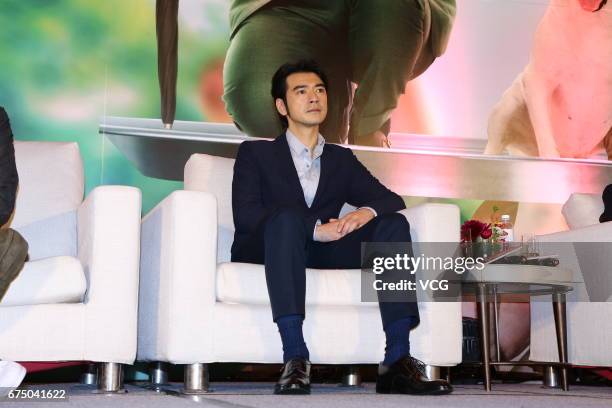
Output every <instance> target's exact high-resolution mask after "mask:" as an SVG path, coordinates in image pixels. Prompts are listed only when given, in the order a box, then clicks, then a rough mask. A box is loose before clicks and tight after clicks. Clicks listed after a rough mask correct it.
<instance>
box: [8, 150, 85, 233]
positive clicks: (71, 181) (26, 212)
mask: <svg viewBox="0 0 612 408" xmlns="http://www.w3.org/2000/svg"><path fill="white" fill-rule="evenodd" d="M15 160H16V163H17V171H18V173H19V194H17V202H16V204H15V217H14V219H13V222H12V224H11V225H12V227H13V228H19V227H22V226H24V225H27V224H30V223H33V222H36V221H39V220H42V219H45V218H50V217H53V216H56V215H58V214H64V213H67V212H70V211H73V210H75V209H76V208H77V207H78V206H79V205H80V204H81V202H82V201H83V191H84V179H83V162H82V160H81V155H80V153H79V146H78V145H77V144H76V143H57V142H15ZM51 169H52V170H51Z"/></svg>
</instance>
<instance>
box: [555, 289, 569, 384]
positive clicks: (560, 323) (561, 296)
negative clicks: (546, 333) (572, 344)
mask: <svg viewBox="0 0 612 408" xmlns="http://www.w3.org/2000/svg"><path fill="white" fill-rule="evenodd" d="M552 296H553V313H554V315H555V330H556V332H557V349H558V350H559V362H560V363H561V364H562V365H561V367H560V370H561V387H562V388H563V391H568V390H569V385H568V380H567V318H566V317H567V316H566V309H565V293H554V294H553V295H552Z"/></svg>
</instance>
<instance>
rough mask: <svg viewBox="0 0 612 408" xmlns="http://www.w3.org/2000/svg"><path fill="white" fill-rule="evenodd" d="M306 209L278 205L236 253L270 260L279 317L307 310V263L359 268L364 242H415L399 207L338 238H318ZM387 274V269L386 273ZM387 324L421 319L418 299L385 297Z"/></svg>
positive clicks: (272, 300)
mask: <svg viewBox="0 0 612 408" xmlns="http://www.w3.org/2000/svg"><path fill="white" fill-rule="evenodd" d="M303 219H304V218H303V213H302V212H300V211H297V210H294V209H291V208H286V209H282V210H279V211H277V212H276V213H275V214H273V215H272V216H270V217H269V218H268V219H267V220H266V222H265V223H264V225H262V227H261V228H260V229H259V230H258V231H257V232H256V233H254V234H253V235H252V237H251V238H252V239H250V240H249V242H248V243H247V244H246V245H243V246H242V247H240V248H237V249H236V251H234V253H233V254H232V261H234V262H248V263H259V264H264V265H265V270H266V283H267V285H268V293H269V296H270V303H271V305H272V315H273V318H274V321H276V319H277V318H278V317H281V316H286V315H293V314H301V315H305V298H306V271H305V269H306V268H317V269H359V268H361V244H362V242H410V241H411V239H410V225H409V224H408V221H407V220H406V218H405V217H404V216H403V215H402V214H399V213H393V214H385V215H380V216H378V217H375V218H374V219H373V220H371V221H370V222H369V223H367V224H366V225H364V226H363V227H361V228H360V229H358V230H356V231H353V232H351V233H350V234H347V235H346V236H344V237H343V238H341V239H339V240H337V241H332V242H326V243H323V242H316V241H313V239H312V238H313V231H307V229H306V227H305V225H304V221H303ZM383 275H384V274H383ZM379 307H380V313H381V317H382V323H383V327H386V326H387V325H388V324H389V323H391V322H393V321H396V320H398V319H402V318H406V317H413V318H416V319H415V321H418V315H419V311H418V308H417V305H416V303H415V302H379Z"/></svg>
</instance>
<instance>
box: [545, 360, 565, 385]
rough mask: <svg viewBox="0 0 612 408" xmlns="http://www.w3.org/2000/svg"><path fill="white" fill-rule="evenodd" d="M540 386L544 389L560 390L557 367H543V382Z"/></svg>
mask: <svg viewBox="0 0 612 408" xmlns="http://www.w3.org/2000/svg"><path fill="white" fill-rule="evenodd" d="M542 386H543V387H544V388H561V385H560V384H559V372H558V371H557V367H555V366H552V365H549V366H545V367H544V381H543V384H542Z"/></svg>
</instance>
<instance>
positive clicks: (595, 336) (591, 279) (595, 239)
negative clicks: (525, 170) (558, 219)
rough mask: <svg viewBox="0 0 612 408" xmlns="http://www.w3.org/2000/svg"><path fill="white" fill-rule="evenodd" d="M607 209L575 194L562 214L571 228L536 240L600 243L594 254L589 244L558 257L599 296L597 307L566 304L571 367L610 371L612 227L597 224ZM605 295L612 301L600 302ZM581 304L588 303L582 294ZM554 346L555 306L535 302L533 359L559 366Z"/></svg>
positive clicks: (590, 197) (595, 197)
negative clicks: (594, 367)
mask: <svg viewBox="0 0 612 408" xmlns="http://www.w3.org/2000/svg"><path fill="white" fill-rule="evenodd" d="M603 210H604V206H603V202H602V200H601V196H599V195H591V194H573V195H572V196H571V197H570V198H569V199H568V201H567V202H566V203H565V205H564V206H563V215H564V217H565V219H566V221H567V224H568V225H569V226H570V228H571V229H570V230H569V231H562V232H558V233H554V234H548V235H542V236H539V237H538V240H539V242H542V243H544V245H546V243H554V242H570V243H571V242H579V243H582V242H587V243H599V244H594V246H593V247H592V248H590V249H594V250H590V249H589V246H588V244H587V245H586V246H585V245H582V246H579V247H578V248H577V250H575V251H573V250H571V249H570V246H567V245H566V246H565V247H564V248H565V250H564V251H563V253H560V254H559V255H560V262H561V264H565V265H566V266H568V267H569V268H571V269H572V270H573V271H574V280H575V281H576V282H584V283H585V284H586V289H587V290H590V293H591V294H592V293H593V292H595V293H596V295H597V298H598V299H597V300H598V301H595V302H586V301H579V302H573V301H568V303H567V307H566V309H567V345H568V362H569V363H570V364H573V365H587V366H604V367H610V366H612V346H611V345H612V320H611V319H610V316H612V296H609V295H610V294H612V273H611V272H610V271H611V270H612V222H606V223H602V224H600V223H599V216H600V214H601V213H602V212H603ZM602 243H605V244H602ZM608 244H609V245H608ZM549 245H551V244H549ZM595 245H596V246H595ZM580 248H583V249H585V248H586V249H587V250H586V251H584V250H581V249H580ZM604 248H608V250H605V249H604ZM580 289H582V288H579V290H580ZM572 296H573V295H572ZM605 296H609V297H607V301H606V302H602V301H601V300H604V299H605ZM568 299H571V296H568ZM580 299H581V300H585V297H584V294H583V296H582V297H581V298H580ZM551 344H556V338H555V326H554V319H553V311H552V306H551V304H550V302H541V301H534V302H532V303H531V359H532V360H534V361H548V362H558V361H559V356H558V354H557V349H556V348H555V347H551Z"/></svg>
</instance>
